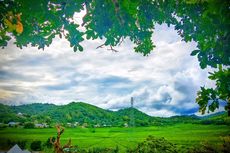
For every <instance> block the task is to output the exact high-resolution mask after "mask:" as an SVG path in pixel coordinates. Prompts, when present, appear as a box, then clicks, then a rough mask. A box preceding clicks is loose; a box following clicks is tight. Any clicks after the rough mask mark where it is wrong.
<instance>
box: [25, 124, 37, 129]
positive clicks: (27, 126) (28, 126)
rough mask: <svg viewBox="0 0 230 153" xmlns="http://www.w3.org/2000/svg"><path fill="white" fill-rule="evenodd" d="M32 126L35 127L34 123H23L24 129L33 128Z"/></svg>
mask: <svg viewBox="0 0 230 153" xmlns="http://www.w3.org/2000/svg"><path fill="white" fill-rule="evenodd" d="M34 127H35V126H34V123H25V125H24V128H25V129H33V128H34Z"/></svg>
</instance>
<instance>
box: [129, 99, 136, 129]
mask: <svg viewBox="0 0 230 153" xmlns="http://www.w3.org/2000/svg"><path fill="white" fill-rule="evenodd" d="M130 104H131V112H130V127H135V118H134V107H133V104H134V98H133V97H131V99H130Z"/></svg>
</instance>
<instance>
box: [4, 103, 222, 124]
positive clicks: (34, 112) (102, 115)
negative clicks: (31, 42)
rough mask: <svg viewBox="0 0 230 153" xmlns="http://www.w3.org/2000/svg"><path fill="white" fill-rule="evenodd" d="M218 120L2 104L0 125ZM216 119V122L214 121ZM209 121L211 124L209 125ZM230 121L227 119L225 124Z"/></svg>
mask: <svg viewBox="0 0 230 153" xmlns="http://www.w3.org/2000/svg"><path fill="white" fill-rule="evenodd" d="M221 115H222V116H221V117H219V118H218V115H217V117H216V116H215V115H213V116H214V117H212V116H210V118H207V116H205V118H200V117H198V116H196V115H187V116H185V115H182V116H172V117H168V118H164V117H154V116H149V115H147V114H145V113H144V112H142V111H140V110H138V109H136V108H131V107H129V108H124V109H120V110H118V111H111V110H106V109H103V108H100V107H97V106H94V105H91V104H88V103H84V102H71V103H69V104H66V105H55V104H48V103H46V104H42V103H34V104H27V105H19V106H8V105H4V104H0V122H3V123H7V122H9V121H19V122H40V123H42V122H43V123H44V122H45V123H48V124H54V123H61V124H67V123H75V122H77V123H79V124H84V123H86V124H87V125H109V126H123V125H124V124H126V125H131V124H135V126H150V125H168V124H175V123H198V122H204V123H208V124H209V123H210V122H209V121H210V120H212V122H216V121H217V120H220V119H221V120H222V119H223V118H225V116H223V114H221ZM213 118H214V119H213ZM206 120H209V121H206ZM225 120H226V119H223V121H222V122H219V121H218V123H221V124H222V123H224V122H225Z"/></svg>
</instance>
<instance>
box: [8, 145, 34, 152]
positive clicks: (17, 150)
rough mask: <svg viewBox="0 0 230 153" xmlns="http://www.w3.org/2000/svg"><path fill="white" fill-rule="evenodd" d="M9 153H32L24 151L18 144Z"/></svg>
mask: <svg viewBox="0 0 230 153" xmlns="http://www.w3.org/2000/svg"><path fill="white" fill-rule="evenodd" d="M7 153H31V152H29V151H28V150H22V149H21V148H20V147H19V146H18V145H17V144H16V145H14V146H13V147H12V148H11V149H10V150H9V151H7Z"/></svg>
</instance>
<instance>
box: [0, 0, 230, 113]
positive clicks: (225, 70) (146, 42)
mask: <svg viewBox="0 0 230 153" xmlns="http://www.w3.org/2000/svg"><path fill="white" fill-rule="evenodd" d="M229 8H230V1H229V0H222V1H221V2H220V1H219V0H176V1H173V0H154V1H153V0H45V1H44V0H36V1H33V2H31V1H26V0H4V1H0V10H1V13H0V46H2V47H5V46H7V43H8V41H9V40H10V39H12V38H13V39H14V40H15V44H16V45H17V46H18V47H20V48H22V47H23V46H27V45H28V44H31V45H32V46H36V47H38V48H39V49H44V48H45V47H46V46H49V45H50V44H51V43H52V40H53V38H54V37H55V36H56V35H58V36H59V37H60V38H63V37H64V38H65V39H67V40H68V41H69V42H70V47H72V48H73V50H74V51H83V47H82V46H81V44H80V43H81V42H82V41H84V40H85V38H86V39H102V38H104V39H105V42H104V43H103V44H102V45H101V46H99V47H102V46H107V47H109V48H110V49H111V50H113V51H116V50H115V49H114V48H113V47H114V46H117V45H119V44H121V43H122V42H123V40H124V39H130V40H131V41H132V42H133V43H134V44H135V47H134V51H135V52H139V53H141V54H143V55H144V56H147V55H148V54H149V53H150V52H151V51H152V50H153V49H154V47H155V45H154V44H153V42H152V39H151V37H152V34H153V32H154V25H155V24H163V23H166V24H167V25H168V26H174V27H175V30H177V31H178V34H179V35H180V36H181V37H182V38H183V40H184V41H186V42H188V41H192V40H193V41H196V42H197V44H198V45H197V49H196V50H194V51H192V52H191V55H192V56H197V58H198V60H199V62H200V67H201V68H202V69H204V68H206V67H207V66H210V67H212V68H217V67H218V65H219V67H220V68H219V70H218V71H216V72H214V73H212V74H211V75H210V79H212V80H215V81H216V88H215V89H212V88H205V87H202V88H201V91H199V92H198V98H197V102H198V104H199V105H200V111H201V112H202V113H204V112H205V110H206V108H208V109H209V110H211V111H214V110H215V109H216V108H218V105H219V100H224V101H226V102H227V107H226V109H227V110H228V112H229V115H230V101H229V99H230V76H229V74H230V69H229V64H230V51H229V48H230V46H229V45H230V43H229V42H230V33H229V30H230V20H229V19H230V10H229ZM82 10H86V14H85V16H84V17H83V24H81V25H79V23H76V22H74V21H73V16H74V14H75V13H79V12H80V11H82ZM79 26H82V27H84V28H85V30H79V28H78V27H79ZM194 75H195V74H194Z"/></svg>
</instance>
